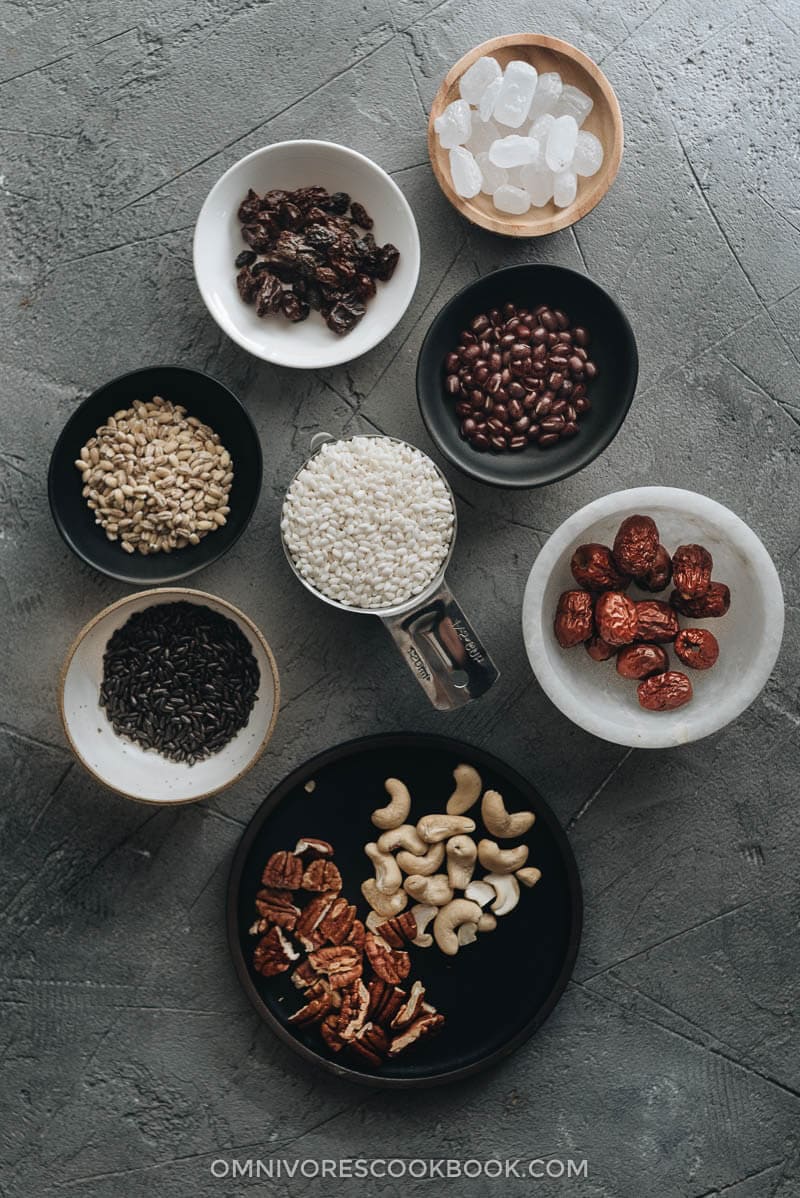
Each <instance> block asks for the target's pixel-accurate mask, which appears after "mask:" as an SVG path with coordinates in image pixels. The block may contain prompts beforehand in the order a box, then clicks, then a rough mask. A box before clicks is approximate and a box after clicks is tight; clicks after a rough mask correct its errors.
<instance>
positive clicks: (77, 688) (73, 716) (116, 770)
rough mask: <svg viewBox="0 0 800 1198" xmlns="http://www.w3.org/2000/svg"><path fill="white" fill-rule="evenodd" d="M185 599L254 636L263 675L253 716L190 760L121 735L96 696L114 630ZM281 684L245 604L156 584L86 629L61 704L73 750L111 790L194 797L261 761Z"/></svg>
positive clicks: (165, 798) (156, 798)
mask: <svg viewBox="0 0 800 1198" xmlns="http://www.w3.org/2000/svg"><path fill="white" fill-rule="evenodd" d="M178 600H183V601H185V602H188V603H197V604H201V605H203V606H206V607H210V608H211V609H212V611H216V612H220V613H221V614H222V615H223V616H227V618H228V619H229V620H233V622H234V623H235V624H236V625H238V627H239V628H240V629H241V631H242V632H243V633H244V635H245V636H246V637H247V639H248V641H249V642H250V646H251V648H252V650H253V655H254V656H255V659H256V661H257V663H258V668H259V671H260V674H261V683H260V685H259V688H258V697H257V698H256V702H255V704H254V706H253V710H252V712H251V713H250V719H249V720H248V722H247V724H246V725H245V727H244V728H242V729H241V730H240V731H239V732H238V733H237V735H236V736H235V737H234V738H233V740H231V741H229V742H228V744H227V745H225V747H224V748H223V749H221V750H220V752H219V753H215V754H213V756H211V757H207V758H206V759H205V760H204V761H198V762H197V763H196V764H195V765H192V766H189V765H186V764H184V763H181V762H174V761H169V760H168V759H167V758H166V757H162V756H161V754H160V753H156V752H154V751H152V750H145V749H141V748H140V747H139V746H138V745H137V744H134V743H133V742H132V741H129V740H126V739H124V738H123V737H121V736H118V735H117V733H116V732H115V731H114V729H113V728H112V727H111V724H110V723H109V721H108V719H107V718H106V714H105V711H104V710H103V708H102V707H100V705H99V703H98V696H99V693H100V683H101V680H102V676H103V653H104V651H105V647H106V645H107V644H108V640H109V638H110V637H111V635H112V634H113V633H114V632H115V631H116V630H117V629H118V628H120V627H121V626H122V625H123V624H124V623H125V622H126V621H127V620H128V619H129V617H130V616H132V615H133V614H134V612H137V611H142V610H143V609H144V608H147V607H152V606H153V605H154V604H156V603H169V602H175V601H178ZM279 699H280V686H279V682H278V668H277V666H276V664H275V659H274V657H273V656H272V651H271V649H270V647H269V645H268V644H267V642H266V641H265V640H264V637H263V636H262V634H261V633H260V632H259V630H258V628H257V627H256V626H255V624H254V623H253V622H252V620H250V619H249V618H248V617H247V616H246V615H244V613H243V612H241V611H239V609H238V608H236V607H234V606H233V604H231V603H227V602H226V601H225V600H224V599H217V598H216V597H215V596H214V595H208V594H206V593H205V592H204V591H193V590H187V589H186V588H181V587H175V588H169V587H159V588H158V589H156V590H150V591H139V592H138V593H137V594H135V595H129V596H128V597H127V598H126V599H120V600H119V601H118V602H117V603H112V604H111V606H110V607H107V608H105V609H104V610H103V611H101V612H100V613H99V614H98V615H96V616H95V617H94V619H92V620H90V621H89V623H88V624H87V625H86V626H85V628H83V629H81V631H80V633H79V634H78V636H77V638H76V639H75V641H74V643H73V645H72V647H71V648H70V650H69V652H68V653H67V656H66V658H65V660H64V665H63V667H62V670H61V681H60V690H59V708H60V711H61V719H62V722H63V725H64V731H65V733H66V735H67V740H68V741H69V743H70V746H71V747H72V750H73V752H74V753H75V755H76V757H77V758H78V759H79V761H80V762H81V763H82V764H83V765H84V766H85V767H86V769H87V770H88V771H89V772H90V773H91V774H93V775H94V776H95V778H97V780H98V781H99V782H102V783H103V785H104V786H108V787H109V788H110V789H111V790H115V791H117V792H118V793H119V794H121V795H124V796H125V797H126V798H129V799H138V800H139V801H140V802H143V803H162V804H171V803H174V804H178V803H194V802H196V801H197V800H198V799H205V798H208V796H209V795H212V794H215V793H216V792H217V791H220V790H224V789H225V788H226V787H228V786H231V785H232V784H233V783H234V782H236V781H238V779H239V778H241V777H242V776H243V775H244V774H246V773H247V771H248V770H250V769H251V768H252V767H253V766H254V765H255V763H256V761H258V759H259V757H260V756H261V754H262V753H263V751H264V749H265V748H266V746H267V742H268V741H269V739H270V737H271V736H272V731H273V729H274V727H275V720H276V719H277V715H278V704H279Z"/></svg>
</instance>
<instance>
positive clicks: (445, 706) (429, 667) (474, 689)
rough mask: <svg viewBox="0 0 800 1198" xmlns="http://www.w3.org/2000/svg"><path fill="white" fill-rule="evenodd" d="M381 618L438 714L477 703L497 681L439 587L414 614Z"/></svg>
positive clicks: (454, 604) (448, 595) (455, 605)
mask: <svg viewBox="0 0 800 1198" xmlns="http://www.w3.org/2000/svg"><path fill="white" fill-rule="evenodd" d="M382 619H383V623H384V624H385V625H386V627H387V628H388V629H389V632H390V633H391V635H392V638H393V639H394V642H395V644H396V645H397V647H398V649H399V650H400V652H401V654H402V656H403V660H404V661H405V663H406V665H407V666H408V668H409V669H410V670H411V673H412V674H413V675H414V677H415V678H416V680H417V682H418V683H419V684H420V686H421V687H422V689H423V690H424V691H425V694H426V695H427V696H428V698H429V699H430V701H431V703H432V704H433V706H434V707H436V708H438V709H439V710H440V711H455V710H456V708H458V707H463V706H464V704H465V703H469V702H471V701H472V700H473V699H479V698H480V696H481V695H483V694H485V693H486V691H488V689H489V687H490V686H491V685H492V683H493V682H495V681H496V680H497V679H498V678H499V676H500V672H499V670H498V669H497V667H496V665H495V664H494V662H493V661H492V659H491V657H490V656H489V654H488V653H487V652H486V650H485V648H484V647H483V644H482V643H481V641H480V639H479V637H478V635H477V633H476V632H475V630H474V628H473V627H472V625H471V624H470V622H469V620H468V619H467V617H466V616H465V615H464V612H463V611H462V610H461V608H460V607H459V605H458V603H457V601H456V599H455V598H454V597H453V594H452V592H451V591H450V589H449V588H448V587H447V586H446V585H445V584H444V583H442V585H441V586H440V587H439V589H438V590H437V591H436V592H435V593H434V594H433V595H431V596H429V597H428V598H427V599H426V600H425V602H424V603H422V604H420V606H419V607H416V608H414V610H413V611H411V612H405V613H404V614H403V615H400V616H390V617H387V618H383V617H382Z"/></svg>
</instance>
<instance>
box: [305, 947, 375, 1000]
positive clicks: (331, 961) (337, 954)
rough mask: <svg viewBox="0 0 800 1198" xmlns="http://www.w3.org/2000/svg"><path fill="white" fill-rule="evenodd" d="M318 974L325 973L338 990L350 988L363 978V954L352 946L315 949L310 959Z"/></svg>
mask: <svg viewBox="0 0 800 1198" xmlns="http://www.w3.org/2000/svg"><path fill="white" fill-rule="evenodd" d="M308 959H309V961H310V962H311V965H312V967H313V968H314V969H316V971H317V973H324V974H326V975H327V977H328V981H329V982H330V984H331V985H332V986H333V987H334V988H335V989H337V990H342V989H344V987H345V986H349V985H350V984H351V983H352V982H354V981H355V980H356V979H357V978H360V977H361V970H362V961H361V953H359V951H358V949H355V948H353V946H352V945H351V944H340V945H333V946H330V947H328V948H318V949H315V951H314V952H313V953H310V954H309V957H308Z"/></svg>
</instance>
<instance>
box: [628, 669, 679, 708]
mask: <svg viewBox="0 0 800 1198" xmlns="http://www.w3.org/2000/svg"><path fill="white" fill-rule="evenodd" d="M636 691H637V694H638V696H639V703H640V704H641V706H642V707H644V708H646V710H647V711H674V709H675V708H676V707H683V705H684V703H688V702H689V700H690V699H691V697H692V684H691V682H690V681H689V679H688V678H687V677H686V675H685V674H681V673H680V671H679V670H667V671H665V673H663V674H653V675H651V677H650V678H645V680H644V682H640V683H639V685H638V686H637V688H636Z"/></svg>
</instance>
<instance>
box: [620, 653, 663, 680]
mask: <svg viewBox="0 0 800 1198" xmlns="http://www.w3.org/2000/svg"><path fill="white" fill-rule="evenodd" d="M668 665H669V660H668V658H667V655H666V653H665V652H664V650H663V649H662V648H661V646H660V645H625V646H623V648H622V649H620V651H619V653H618V654H617V673H618V674H620V675H621V676H622V677H623V678H649V677H650V675H651V674H661V673H663V671H664V670H666V668H667V666H668Z"/></svg>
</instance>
